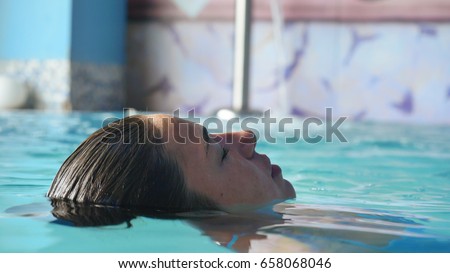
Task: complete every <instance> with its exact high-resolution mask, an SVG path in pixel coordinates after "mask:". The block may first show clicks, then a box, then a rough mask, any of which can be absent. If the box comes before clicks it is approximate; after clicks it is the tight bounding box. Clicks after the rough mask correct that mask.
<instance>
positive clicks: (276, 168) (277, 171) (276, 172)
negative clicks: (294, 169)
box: [272, 164, 281, 178]
mask: <svg viewBox="0 0 450 273" xmlns="http://www.w3.org/2000/svg"><path fill="white" fill-rule="evenodd" d="M279 175H281V168H280V166H278V165H275V164H274V165H272V178H275V177H277V176H279Z"/></svg>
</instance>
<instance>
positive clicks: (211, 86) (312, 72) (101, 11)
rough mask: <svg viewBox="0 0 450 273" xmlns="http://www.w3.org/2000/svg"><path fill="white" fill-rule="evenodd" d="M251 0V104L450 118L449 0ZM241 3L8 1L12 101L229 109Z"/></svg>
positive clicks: (4, 10) (7, 86) (3, 26)
mask: <svg viewBox="0 0 450 273" xmlns="http://www.w3.org/2000/svg"><path fill="white" fill-rule="evenodd" d="M238 1H239V0H238ZM252 3H253V10H252V29H251V50H250V56H251V63H250V88H249V90H250V98H251V99H250V106H251V108H253V109H258V110H262V111H264V110H267V109H272V110H273V111H277V112H280V113H283V114H284V115H297V116H303V117H306V116H311V115H312V116H316V117H321V116H323V115H324V114H325V108H326V107H333V114H334V115H339V116H348V117H349V118H351V119H353V120H369V121H372V120H373V121H387V122H407V123H430V124H450V1H449V0H428V1H423V0H253V1H252ZM234 13H235V12H234V1H232V0H209V1H208V0H190V1H182V0H178V1H176V0H173V1H171V0H128V1H127V0H0V109H16V108H19V109H24V108H25V109H26V108H32V109H43V110H51V111H54V110H56V111H71V110H87V111H111V110H117V111H120V110H121V109H122V108H123V107H131V108H136V109H138V110H148V111H164V112H171V111H173V110H175V109H177V108H180V109H182V110H189V109H195V110H196V113H198V114H201V115H210V114H211V113H214V111H216V110H217V109H220V108H223V107H230V105H231V103H232V89H233V53H234V43H233V41H234V15H235V14H234Z"/></svg>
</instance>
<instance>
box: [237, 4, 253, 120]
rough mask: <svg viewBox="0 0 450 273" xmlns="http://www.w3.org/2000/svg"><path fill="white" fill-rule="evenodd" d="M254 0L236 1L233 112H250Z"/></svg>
mask: <svg viewBox="0 0 450 273" xmlns="http://www.w3.org/2000/svg"><path fill="white" fill-rule="evenodd" d="M251 4H252V0H235V5H236V10H235V35H234V82H233V110H234V111H235V112H237V113H248V112H249V110H250V109H249V91H250V90H249V79H250V74H249V73H250V36H251V35H250V34H251V33H250V31H251V14H252V6H251Z"/></svg>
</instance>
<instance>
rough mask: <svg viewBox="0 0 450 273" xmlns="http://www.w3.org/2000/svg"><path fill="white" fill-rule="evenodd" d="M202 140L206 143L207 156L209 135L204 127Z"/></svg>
mask: <svg viewBox="0 0 450 273" xmlns="http://www.w3.org/2000/svg"><path fill="white" fill-rule="evenodd" d="M203 140H204V141H205V142H206V148H205V150H206V155H207V156H208V150H209V133H208V129H206V127H205V126H203Z"/></svg>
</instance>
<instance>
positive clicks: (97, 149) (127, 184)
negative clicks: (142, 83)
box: [47, 115, 217, 212]
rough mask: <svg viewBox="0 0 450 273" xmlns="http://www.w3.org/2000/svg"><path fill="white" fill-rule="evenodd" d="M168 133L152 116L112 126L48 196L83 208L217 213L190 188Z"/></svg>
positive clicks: (84, 149) (72, 161) (71, 161)
mask: <svg viewBox="0 0 450 273" xmlns="http://www.w3.org/2000/svg"><path fill="white" fill-rule="evenodd" d="M163 142H164V141H163V138H162V132H161V131H160V130H159V129H158V128H156V127H155V126H154V125H153V123H152V121H151V119H149V118H148V117H147V116H143V115H136V116H130V117H126V118H124V119H121V120H118V121H115V122H112V123H110V124H108V125H106V126H105V127H103V128H101V129H99V130H97V131H96V132H94V133H93V134H92V135H91V136H89V137H88V138H87V139H86V140H85V141H84V142H83V143H81V145H80V146H79V147H78V148H77V149H76V150H75V151H74V152H73V153H72V154H71V155H70V156H69V157H68V158H67V159H66V161H65V162H64V163H63V164H62V166H61V168H60V169H59V171H58V173H57V174H56V176H55V178H54V180H53V183H52V185H51V187H50V189H49V191H48V193H47V196H48V197H49V198H50V199H51V200H53V201H55V200H65V201H71V202H76V203H82V204H97V205H107V206H117V207H123V208H137V209H143V208H145V209H154V210H163V211H169V212H170V211H172V212H180V211H190V210H199V209H217V205H216V204H215V203H214V202H213V201H212V200H210V199H209V198H207V197H206V196H203V195H200V194H198V193H195V192H193V191H191V190H189V189H188V188H187V186H186V183H185V179H184V175H183V172H182V170H181V168H180V166H179V165H178V163H177V161H176V158H174V156H171V155H169V153H168V152H167V149H166V146H165V144H164V143H163Z"/></svg>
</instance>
